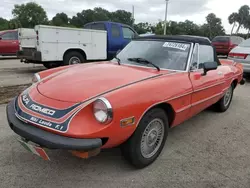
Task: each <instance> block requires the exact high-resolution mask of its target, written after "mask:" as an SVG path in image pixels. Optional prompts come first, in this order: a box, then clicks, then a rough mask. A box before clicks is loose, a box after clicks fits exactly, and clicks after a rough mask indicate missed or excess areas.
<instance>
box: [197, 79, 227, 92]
mask: <svg viewBox="0 0 250 188" xmlns="http://www.w3.org/2000/svg"><path fill="white" fill-rule="evenodd" d="M224 83H225V81H223V82H220V83H217V84H213V85H210V86H207V87H204V88H201V89H197V90H194V93H196V92H198V91H202V90H205V89H208V88H211V87H215V86H218V85H221V84H224Z"/></svg>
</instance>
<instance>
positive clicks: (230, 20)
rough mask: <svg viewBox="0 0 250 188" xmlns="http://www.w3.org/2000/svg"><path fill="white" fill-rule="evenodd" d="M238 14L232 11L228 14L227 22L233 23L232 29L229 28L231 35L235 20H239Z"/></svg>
mask: <svg viewBox="0 0 250 188" xmlns="http://www.w3.org/2000/svg"><path fill="white" fill-rule="evenodd" d="M238 17H239V15H238V13H237V12H233V13H232V14H230V16H229V17H228V22H229V24H230V25H232V24H233V27H232V30H231V35H232V34H233V30H234V28H235V26H236V23H237V20H239V18H238Z"/></svg>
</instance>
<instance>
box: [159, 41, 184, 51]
mask: <svg viewBox="0 0 250 188" xmlns="http://www.w3.org/2000/svg"><path fill="white" fill-rule="evenodd" d="M163 47H165V48H175V49H179V50H183V51H185V50H186V49H187V48H188V45H187V44H183V43H176V42H165V43H164V44H163Z"/></svg>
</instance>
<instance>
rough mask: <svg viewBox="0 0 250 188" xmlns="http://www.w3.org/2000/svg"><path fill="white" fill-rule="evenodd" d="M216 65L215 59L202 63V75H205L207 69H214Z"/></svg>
mask: <svg viewBox="0 0 250 188" xmlns="http://www.w3.org/2000/svg"><path fill="white" fill-rule="evenodd" d="M217 67H218V64H217V62H215V61H213V62H205V63H203V70H204V74H203V76H205V75H207V72H208V71H211V70H216V69H217Z"/></svg>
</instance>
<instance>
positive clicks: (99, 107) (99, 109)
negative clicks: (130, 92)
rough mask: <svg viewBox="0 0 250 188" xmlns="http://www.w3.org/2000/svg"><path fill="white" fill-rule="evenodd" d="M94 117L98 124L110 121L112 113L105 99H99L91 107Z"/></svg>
mask: <svg viewBox="0 0 250 188" xmlns="http://www.w3.org/2000/svg"><path fill="white" fill-rule="evenodd" d="M93 110H94V116H95V118H96V120H97V121H98V122H100V123H103V124H107V123H109V122H111V121H112V118H113V111H112V106H111V104H110V103H109V101H108V100H107V99H105V98H99V99H97V100H96V101H95V102H94V105H93Z"/></svg>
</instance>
